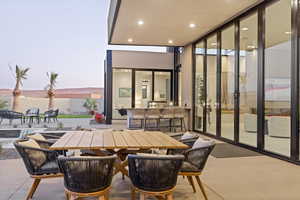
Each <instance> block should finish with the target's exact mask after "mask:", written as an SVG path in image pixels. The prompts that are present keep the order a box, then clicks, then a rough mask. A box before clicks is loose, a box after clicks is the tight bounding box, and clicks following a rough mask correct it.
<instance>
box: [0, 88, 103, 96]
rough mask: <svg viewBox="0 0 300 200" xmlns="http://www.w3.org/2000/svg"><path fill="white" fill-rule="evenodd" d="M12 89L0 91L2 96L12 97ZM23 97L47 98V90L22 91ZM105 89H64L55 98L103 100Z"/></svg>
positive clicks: (57, 92) (56, 92)
mask: <svg viewBox="0 0 300 200" xmlns="http://www.w3.org/2000/svg"><path fill="white" fill-rule="evenodd" d="M11 95H12V90H11V89H0V96H11ZM21 95H22V96H26V97H38V98H47V90H22V93H21ZM103 97H104V88H94V87H87V88H63V89H56V90H55V98H95V99H98V98H103Z"/></svg>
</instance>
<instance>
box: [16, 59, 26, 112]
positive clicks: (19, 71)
mask: <svg viewBox="0 0 300 200" xmlns="http://www.w3.org/2000/svg"><path fill="white" fill-rule="evenodd" d="M29 69H30V68H24V69H23V68H20V67H19V66H18V65H16V71H15V79H16V85H15V88H14V90H13V106H12V110H14V111H18V107H19V97H20V95H21V90H20V86H22V85H23V80H25V79H27V72H28V71H29Z"/></svg>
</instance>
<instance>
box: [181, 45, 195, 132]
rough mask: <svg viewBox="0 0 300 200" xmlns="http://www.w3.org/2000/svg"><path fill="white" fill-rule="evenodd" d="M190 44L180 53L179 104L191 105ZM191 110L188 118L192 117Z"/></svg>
mask: <svg viewBox="0 0 300 200" xmlns="http://www.w3.org/2000/svg"><path fill="white" fill-rule="evenodd" d="M192 53H193V51H192V45H189V46H186V47H184V50H183V52H182V54H181V55H180V61H181V67H182V68H181V82H180V85H181V94H180V96H181V98H180V99H181V105H182V106H184V105H187V107H190V108H191V107H192V98H193V97H192V91H193V89H192V72H193V70H192V60H193V59H192V56H193V55H192ZM192 116H193V115H192V111H191V112H190V119H192ZM190 127H192V120H190Z"/></svg>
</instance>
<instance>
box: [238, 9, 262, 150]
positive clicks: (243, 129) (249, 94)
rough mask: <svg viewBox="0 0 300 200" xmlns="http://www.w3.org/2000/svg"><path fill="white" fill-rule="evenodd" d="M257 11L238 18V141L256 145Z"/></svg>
mask: <svg viewBox="0 0 300 200" xmlns="http://www.w3.org/2000/svg"><path fill="white" fill-rule="evenodd" d="M257 20H258V18H257V13H254V14H252V15H250V16H247V17H245V18H243V19H241V20H240V38H239V41H240V56H239V59H240V60H239V61H240V62H239V63H240V74H239V84H240V85H239V88H240V107H239V109H240V113H239V122H240V124H239V142H240V143H243V144H247V145H250V146H254V147H256V146H257V119H258V118H257V71H258V65H257V63H258V60H257V40H258V34H257V33H258V30H257V29H258V26H257Z"/></svg>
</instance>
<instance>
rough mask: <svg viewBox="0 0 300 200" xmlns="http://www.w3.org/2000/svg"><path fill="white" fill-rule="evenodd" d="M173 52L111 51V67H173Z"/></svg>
mask: <svg viewBox="0 0 300 200" xmlns="http://www.w3.org/2000/svg"><path fill="white" fill-rule="evenodd" d="M173 58H174V54H173V53H159V52H143V51H119V50H113V51H112V66H113V68H149V69H173V67H174V64H173V63H174V59H173Z"/></svg>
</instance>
